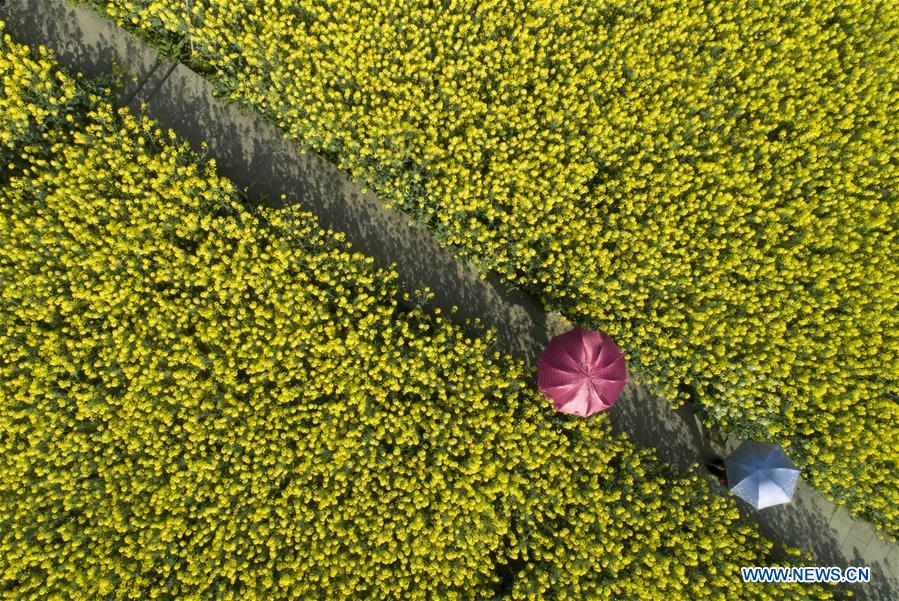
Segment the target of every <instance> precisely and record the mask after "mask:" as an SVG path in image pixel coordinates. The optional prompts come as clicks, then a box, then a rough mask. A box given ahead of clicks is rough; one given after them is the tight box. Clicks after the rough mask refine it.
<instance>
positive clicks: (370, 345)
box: [0, 41, 830, 600]
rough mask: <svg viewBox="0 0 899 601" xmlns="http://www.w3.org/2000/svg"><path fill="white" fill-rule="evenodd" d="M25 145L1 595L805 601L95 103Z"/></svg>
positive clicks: (5, 335) (358, 268) (644, 464)
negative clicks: (756, 576)
mask: <svg viewBox="0 0 899 601" xmlns="http://www.w3.org/2000/svg"><path fill="white" fill-rule="evenodd" d="M0 50H2V53H0V73H9V72H11V70H12V69H13V67H12V66H11V65H10V63H11V62H15V61H20V59H21V57H22V56H23V53H22V49H21V47H18V46H15V45H12V46H11V45H10V43H9V42H8V41H4V43H3V46H2V47H0ZM22 64H30V65H32V68H33V69H34V70H35V74H34V75H35V76H37V72H38V70H39V69H40V68H42V67H43V66H45V64H43V63H41V64H39V63H37V62H35V63H22ZM44 72H45V73H49V72H47V71H44ZM52 75H53V77H59V72H58V71H55V70H54V71H52ZM61 79H64V76H63V77H62V78H61ZM70 83H71V82H64V85H65V86H69V85H70ZM4 86H5V87H4V90H10V89H11V88H9V87H6V82H5V81H4ZM4 93H5V94H6V93H7V92H4ZM49 103H50V99H49V98H48V105H47V106H50V104H49ZM6 118H8V117H7V116H6V115H2V114H0V119H6ZM34 127H35V128H37V129H39V128H40V126H39V125H35V126H34ZM33 135H35V136H38V135H42V136H43V139H44V144H43V146H42V148H39V149H23V150H22V152H21V154H20V157H19V158H20V160H21V166H20V168H19V169H18V170H17V171H16V173H14V174H12V175H11V176H10V178H9V181H8V182H6V183H5V184H4V185H3V186H0V281H2V282H3V286H2V287H0V357H2V359H0V501H2V502H0V590H2V591H4V592H5V593H7V594H10V595H12V596H13V597H15V598H20V599H26V598H34V597H59V598H84V599H105V598H115V599H170V598H185V599H200V598H219V599H240V600H247V599H265V600H271V599H282V598H283V599H298V598H302V599H306V598H308V599H357V598H358V599H426V598H439V599H465V598H490V597H492V596H494V595H495V594H502V595H504V596H506V597H507V598H513V599H537V598H550V597H552V598H557V599H584V598H596V599H700V598H702V599H720V600H724V599H728V600H729V599H781V598H791V599H793V598H809V599H812V598H814V599H824V598H830V594H829V592H828V591H827V590H824V589H820V588H818V587H812V586H806V585H797V586H788V585H781V586H777V587H766V586H763V585H743V584H741V581H740V578H739V577H738V568H739V566H740V565H765V564H767V563H770V562H771V561H773V558H772V551H773V550H772V545H771V543H769V542H768V541H766V540H764V539H762V538H761V537H760V536H759V535H758V533H757V532H756V531H754V530H753V529H752V528H750V527H749V526H748V525H746V524H743V523H739V522H738V514H737V511H736V509H735V506H734V503H733V501H732V500H729V499H728V498H727V497H725V496H721V495H718V494H713V493H710V491H709V490H708V489H707V488H706V486H705V484H704V483H703V482H702V481H700V480H698V479H676V480H673V481H668V480H666V477H665V474H664V472H663V471H661V468H660V467H659V466H658V465H657V463H656V462H655V461H654V460H653V458H652V457H651V456H650V455H648V454H647V453H646V452H638V451H636V450H635V449H634V448H633V447H632V446H631V445H630V444H629V443H628V442H627V441H626V439H624V438H622V437H615V436H613V435H612V434H611V431H610V428H609V426H608V422H607V421H606V420H605V419H602V418H598V419H594V420H589V421H583V420H579V419H575V418H570V419H569V418H566V417H564V416H558V415H556V414H555V413H554V412H553V411H552V409H551V408H550V407H549V404H548V403H547V402H545V400H543V399H542V398H541V397H540V396H539V394H538V393H537V392H536V391H535V390H533V387H531V386H529V385H528V384H527V373H525V372H526V370H525V367H524V366H523V365H522V364H520V363H516V362H512V361H511V360H509V359H508V358H507V357H503V356H501V355H500V354H499V353H498V352H496V350H495V349H494V347H493V345H494V342H493V341H492V339H491V338H489V337H488V338H487V339H484V340H482V339H477V338H475V339H472V338H469V337H467V336H466V335H465V334H464V332H463V331H462V330H461V329H460V328H459V327H458V326H455V325H453V324H451V323H449V322H447V321H445V320H444V319H442V318H441V317H440V316H439V315H434V314H423V313H422V312H420V311H418V310H414V309H408V308H403V306H402V305H401V304H400V303H398V300H397V292H396V288H395V278H396V276H395V275H394V274H392V273H387V272H383V271H379V270H376V269H374V268H373V266H372V262H371V260H370V259H366V258H365V257H363V256H361V255H359V254H357V253H352V252H350V251H349V250H348V249H347V245H346V244H345V242H344V241H343V240H342V239H341V237H339V236H336V235H333V234H331V233H328V232H325V231H322V230H320V229H319V226H318V225H317V224H316V221H315V220H314V218H313V217H312V216H311V215H309V214H305V213H300V212H296V211H293V210H283V211H274V210H263V211H251V210H249V209H247V208H246V206H245V205H243V204H242V203H241V201H240V200H239V198H238V196H237V194H236V192H235V190H234V188H233V187H232V185H231V184H230V183H229V182H228V181H226V180H224V179H222V178H220V177H218V176H217V175H216V173H215V165H214V163H202V162H200V161H199V160H198V159H197V157H196V156H194V155H193V154H192V153H191V152H190V151H189V149H188V148H187V147H186V145H176V144H174V143H173V142H172V141H171V140H170V139H169V138H172V137H173V136H172V135H171V134H165V133H164V132H161V131H160V130H158V129H157V128H156V126H155V125H154V124H153V123H152V122H150V121H148V120H140V121H139V120H136V119H135V118H134V117H132V116H131V115H129V114H128V113H127V112H126V111H114V110H113V109H112V108H111V107H110V106H109V105H108V104H106V103H105V102H102V101H98V102H97V103H95V107H94V108H92V109H91V110H89V111H88V110H86V111H85V114H83V115H82V116H81V119H79V120H78V122H77V125H76V126H73V127H72V128H71V129H70V130H66V131H60V132H58V134H56V135H53V134H51V133H49V132H43V133H42V134H41V133H38V132H34V133H33Z"/></svg>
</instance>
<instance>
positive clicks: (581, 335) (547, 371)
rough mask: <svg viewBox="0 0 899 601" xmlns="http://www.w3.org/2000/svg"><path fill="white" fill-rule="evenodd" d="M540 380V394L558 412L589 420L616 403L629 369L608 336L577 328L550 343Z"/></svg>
mask: <svg viewBox="0 0 899 601" xmlns="http://www.w3.org/2000/svg"><path fill="white" fill-rule="evenodd" d="M537 376H538V378H539V381H540V392H542V393H543V394H545V395H546V396H547V397H549V398H550V399H551V400H552V402H553V405H554V406H555V408H556V410H557V411H561V412H563V413H571V414H573V415H580V416H581V417H587V416H588V415H593V414H594V413H596V412H598V411H602V410H603V409H608V408H609V407H611V406H612V405H613V404H614V403H615V399H616V398H618V393H619V392H621V389H622V388H624V385H625V384H626V383H627V368H626V367H625V364H624V353H622V352H621V349H620V348H618V345H616V344H615V343H614V342H612V339H611V338H609V335H608V334H606V333H604V332H594V331H592V330H584V329H581V328H575V329H573V330H571V331H570V332H566V333H564V334H561V335H559V336H556V337H555V338H553V339H552V340H550V342H549V344H548V345H547V346H546V349H545V350H544V351H543V354H542V355H541V356H540V360H539V361H537Z"/></svg>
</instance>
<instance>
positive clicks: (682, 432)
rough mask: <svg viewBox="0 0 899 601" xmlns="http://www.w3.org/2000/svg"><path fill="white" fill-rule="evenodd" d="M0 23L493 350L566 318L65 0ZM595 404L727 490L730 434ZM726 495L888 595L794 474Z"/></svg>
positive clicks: (795, 543) (685, 410)
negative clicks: (751, 492) (714, 466)
mask: <svg viewBox="0 0 899 601" xmlns="http://www.w3.org/2000/svg"><path fill="white" fill-rule="evenodd" d="M0 19H2V20H3V21H5V22H6V23H7V27H6V31H7V33H9V34H10V35H11V36H12V37H13V39H15V40H16V41H18V42H20V43H25V44H28V45H31V46H32V47H37V46H40V45H43V46H45V47H47V48H50V49H52V50H53V51H54V52H55V53H56V56H57V58H58V60H59V61H60V63H61V64H62V65H64V66H65V67H66V68H68V69H69V70H70V71H72V72H82V73H84V74H85V76H88V77H103V76H107V77H108V75H109V73H110V72H125V73H126V74H127V76H126V77H124V78H123V80H122V82H121V83H119V84H118V85H116V86H115V87H114V88H113V99H114V101H115V102H117V103H118V104H119V105H120V106H127V107H129V108H130V109H131V110H132V111H133V112H135V113H138V114H141V113H142V114H146V115H147V116H149V117H152V118H153V119H155V120H157V121H158V122H159V124H160V125H161V126H162V127H164V128H170V129H172V130H174V131H175V132H176V133H177V134H178V135H179V136H180V137H181V138H182V139H184V140H187V141H188V142H189V143H190V144H191V145H192V146H193V148H195V149H196V150H198V151H200V152H203V153H204V154H207V155H208V156H211V157H213V158H214V159H215V160H216V163H217V166H218V170H219V172H220V173H221V175H223V176H225V177H228V178H229V179H231V180H232V181H233V182H234V183H235V184H236V185H237V186H238V187H240V188H243V189H244V190H245V192H246V194H247V196H248V197H249V198H251V199H254V200H255V201H257V202H260V203H265V204H270V205H280V204H283V203H284V202H287V203H298V204H300V205H302V206H303V207H304V208H305V209H307V210H309V211H310V212H312V213H314V214H315V215H316V216H318V218H319V219H320V221H321V223H322V225H323V226H325V227H328V228H331V229H333V230H335V231H339V232H343V233H344V234H345V235H346V237H347V240H348V241H349V242H350V243H351V244H352V246H353V248H354V249H355V250H358V251H360V252H362V253H365V254H367V255H369V256H371V257H372V258H374V260H375V262H376V264H378V265H379V266H382V267H392V268H393V269H395V270H396V271H397V272H398V274H399V276H400V281H401V284H402V286H403V287H404V289H405V290H407V291H414V290H418V289H423V288H426V287H427V288H430V290H431V291H432V292H434V293H435V298H434V299H433V301H432V303H431V305H432V306H434V307H440V308H441V309H442V310H443V311H444V312H445V313H447V314H448V313H449V311H450V310H451V309H452V308H453V307H458V312H457V313H456V316H457V317H458V318H460V319H461V320H472V319H476V318H477V319H480V321H481V323H482V324H483V325H484V326H485V327H488V328H493V329H495V330H496V333H497V340H498V342H499V344H500V346H501V348H502V349H503V350H505V351H506V352H508V353H510V354H511V355H512V356H514V357H516V358H518V359H521V360H523V361H526V362H527V363H528V364H531V365H533V363H534V362H535V361H536V358H537V356H538V355H539V353H540V352H541V350H542V349H543V348H544V346H545V345H546V343H547V342H548V340H549V338H550V337H551V336H553V335H555V334H557V333H561V332H562V331H565V330H566V329H567V328H568V327H569V326H570V324H567V323H566V322H565V321H564V320H562V319H560V318H558V317H556V316H552V315H549V316H548V315H547V314H546V313H545V312H544V311H543V309H542V308H541V306H540V304H539V303H537V302H535V301H534V300H533V299H531V298H529V297H528V296H526V295H524V294H521V293H519V292H517V291H512V290H509V289H508V288H507V287H506V286H504V285H503V284H502V283H501V282H500V281H499V279H498V278H496V277H487V278H482V277H481V276H480V275H479V274H478V272H477V270H475V269H474V268H473V267H472V266H470V265H467V264H465V263H463V262H461V261H459V260H458V259H457V258H456V257H455V255H454V253H453V249H452V248H443V247H441V246H440V245H438V244H437V242H436V241H435V240H434V239H433V237H432V236H431V234H430V233H429V232H428V231H427V230H425V229H424V228H422V227H420V226H417V225H414V224H412V223H411V222H410V220H409V217H408V216H407V215H404V214H403V213H401V212H399V211H396V210H392V209H387V208H385V207H384V205H383V204H382V203H381V202H380V201H379V200H378V199H377V197H376V196H375V195H374V194H373V193H371V192H369V191H364V190H362V189H361V188H360V187H359V186H356V185H355V184H353V183H352V182H350V181H349V180H348V178H347V176H346V175H345V174H344V173H342V172H341V171H339V170H338V169H337V168H336V167H335V166H333V165H332V164H330V163H329V162H328V161H326V160H324V159H322V158H321V157H318V156H316V155H314V154H311V153H308V152H304V151H303V150H302V149H301V148H300V147H299V146H298V145H297V144H295V143H294V142H292V141H290V140H287V139H286V138H285V137H284V135H283V134H282V132H281V131H280V130H279V129H277V128H276V127H275V126H274V125H272V124H270V123H268V122H266V121H265V120H263V119H262V118H261V117H260V116H258V115H256V114H247V113H245V112H241V111H240V110H239V109H238V107H237V106H236V105H234V104H231V103H228V102H227V101H225V100H222V99H218V98H216V97H215V96H214V95H213V88H212V86H211V85H210V84H209V83H208V82H207V81H206V80H205V79H203V78H202V77H200V76H199V75H197V74H196V73H194V72H193V71H191V70H190V69H189V68H187V67H186V66H184V65H182V64H179V63H177V62H174V61H171V60H167V59H165V58H163V57H160V56H159V54H158V53H157V52H156V51H155V50H153V49H152V48H150V47H148V46H147V45H145V44H143V43H142V42H141V41H140V40H138V39H137V38H135V37H134V36H132V35H131V34H130V33H128V32H127V31H125V30H124V29H122V28H120V27H119V26H117V25H116V24H115V23H113V22H112V21H111V20H108V19H106V18H105V17H102V16H100V15H98V14H96V13H94V12H93V11H91V10H89V9H86V8H82V7H75V6H71V5H69V4H68V3H67V2H64V1H63V0H5V2H4V1H3V0H0ZM203 142H205V144H206V147H205V148H201V143H203ZM282 195H283V197H284V199H283V200H282ZM607 413H608V417H609V418H610V420H611V422H612V425H613V427H614V428H615V429H617V430H619V431H623V432H626V433H627V434H628V436H629V437H630V438H631V440H633V441H634V443H635V444H637V445H639V446H643V447H648V448H651V449H653V450H654V451H655V452H656V454H657V455H658V457H659V458H660V459H661V460H663V461H665V462H667V463H668V464H670V465H671V466H672V468H673V469H674V470H676V471H677V472H679V473H682V474H690V473H699V474H701V475H702V476H704V477H705V478H706V479H707V481H708V482H709V486H711V487H712V488H713V489H716V490H718V491H719V492H720V494H727V493H726V492H725V491H723V490H722V489H721V488H720V487H719V486H718V485H717V483H715V482H714V480H713V479H712V478H711V476H709V475H707V474H706V473H705V472H704V470H702V469H701V468H700V467H699V465H701V464H702V462H703V461H704V460H705V459H706V458H708V457H710V456H712V455H716V454H717V455H721V456H723V455H725V454H726V453H727V452H728V451H729V450H731V449H732V448H734V447H735V446H736V445H737V444H739V441H736V440H728V441H727V442H726V444H725V445H723V446H722V445H719V444H717V443H716V442H714V441H712V440H710V439H709V438H708V436H707V434H706V433H705V432H704V430H703V428H702V427H701V425H700V422H699V420H698V418H697V417H696V416H695V415H694V414H693V412H692V410H691V409H690V407H689V406H684V407H682V408H680V409H678V410H676V411H675V410H673V409H672V408H671V406H670V404H669V403H668V402H667V401H666V400H665V399H663V398H660V397H658V396H656V395H654V394H653V393H652V392H651V391H650V390H649V389H648V388H647V387H646V386H644V385H641V384H639V383H629V384H628V386H627V387H626V388H625V390H624V391H623V392H622V395H621V397H620V398H619V401H618V402H617V403H616V404H615V406H614V407H613V408H612V409H610V410H609V411H608V412H607ZM738 504H739V506H740V507H741V512H742V514H743V517H744V519H746V520H751V521H754V522H756V523H757V524H758V527H759V530H760V532H761V533H762V534H763V535H765V536H766V537H768V538H769V539H771V540H773V541H775V542H777V543H780V544H783V545H788V546H792V547H798V548H801V549H805V550H808V551H810V552H811V553H812V554H813V555H814V557H815V559H816V561H817V564H818V565H822V566H832V565H835V566H842V567H845V566H870V567H871V582H870V583H869V584H863V585H854V586H852V587H850V588H851V590H852V591H853V593H854V598H856V599H863V600H865V599H871V600H883V601H893V600H895V599H899V545H897V544H896V541H895V540H894V539H891V538H890V537H887V536H884V535H882V534H879V533H878V532H877V531H876V530H875V529H874V528H873V527H871V525H870V524H868V523H867V522H864V521H862V520H858V519H854V518H852V517H851V516H850V515H849V513H848V512H847V511H846V510H845V509H843V508H839V507H836V506H835V505H834V504H833V503H831V502H830V501H828V500H827V499H825V498H824V497H823V496H822V495H820V494H818V493H817V492H816V491H814V490H813V489H811V488H810V487H808V486H806V485H804V484H803V483H800V486H799V487H798V489H797V492H796V496H795V498H794V500H793V503H791V504H789V505H782V506H779V507H774V508H769V509H766V510H763V511H760V512H756V511H752V510H751V509H750V508H749V507H748V506H747V505H746V504H744V503H742V502H741V501H738ZM771 586H776V585H771Z"/></svg>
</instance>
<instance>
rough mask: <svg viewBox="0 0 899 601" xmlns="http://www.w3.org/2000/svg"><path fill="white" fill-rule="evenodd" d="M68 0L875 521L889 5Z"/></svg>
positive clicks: (892, 155)
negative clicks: (140, 40) (778, 452)
mask: <svg viewBox="0 0 899 601" xmlns="http://www.w3.org/2000/svg"><path fill="white" fill-rule="evenodd" d="M92 3H93V4H94V5H95V6H97V7H98V8H99V9H100V10H102V11H105V12H106V13H107V14H109V15H110V16H112V17H114V18H115V19H117V20H118V21H119V22H120V23H122V24H124V25H126V26H128V27H131V28H132V29H135V30H137V31H139V32H141V33H142V34H144V35H145V36H149V37H150V38H154V39H156V40H167V43H168V44H170V45H171V44H173V42H172V40H173V39H174V40H182V41H183V42H184V43H182V44H180V45H179V46H178V47H179V48H180V50H179V52H180V53H181V54H182V56H184V57H185V58H187V59H188V60H189V62H190V63H191V64H192V65H193V66H194V67H195V68H197V69H199V70H201V71H202V72H204V73H206V74H208V75H209V76H210V77H212V78H213V79H214V80H215V81H216V82H217V83H218V84H219V85H220V87H221V88H222V89H223V90H224V91H225V92H226V93H227V94H229V95H230V96H231V97H232V98H234V99H235V100H237V101H239V102H241V103H244V104H247V105H250V106H252V107H254V108H255V109H256V110H258V111H260V112H262V113H263V114H265V115H266V116H268V117H269V118H270V119H271V120H273V121H274V122H275V123H278V124H279V125H280V126H281V127H282V128H283V129H284V130H285V131H286V132H287V133H288V134H289V135H290V136H291V137H293V138H294V139H296V140H298V141H299V142H301V143H303V144H306V145H307V146H308V147H310V148H311V149H313V150H315V151H317V152H320V153H322V154H324V155H326V156H329V157H331V158H332V159H333V160H335V161H336V162H337V163H338V164H339V165H340V166H341V167H342V168H344V169H346V170H347V171H348V172H349V173H350V174H352V176H353V177H354V178H355V179H356V180H357V181H359V182H361V183H362V184H364V185H366V186H368V187H370V188H372V189H374V190H375V191H377V192H378V193H379V195H380V197H381V198H382V199H383V200H385V201H386V202H389V203H391V204H393V205H396V206H399V207H402V208H403V209H405V210H407V211H409V212H410V213H412V214H413V215H414V216H416V217H417V218H418V219H419V220H421V221H422V222H424V223H427V224H428V225H430V226H431V227H432V228H433V230H434V231H435V232H436V234H437V236H438V237H439V239H440V240H442V241H444V242H446V243H449V244H454V245H456V246H457V247H458V248H459V249H460V252H461V253H462V254H463V255H464V257H466V258H467V259H470V260H471V261H473V262H475V263H476V264H478V265H479V266H481V267H482V268H483V269H484V270H492V271H495V272H497V273H499V274H501V275H502V276H504V277H505V278H506V280H507V281H508V282H509V283H511V284H514V285H516V286H520V287H524V288H527V289H529V290H531V291H532V292H534V293H535V294H536V295H537V296H539V297H540V298H541V299H542V300H543V302H544V303H545V304H546V306H547V307H548V308H552V309H560V310H562V311H563V313H565V314H566V315H567V316H568V317H569V318H570V319H572V321H575V322H579V323H582V324H585V325H589V326H592V327H595V328H598V329H602V330H605V331H607V332H609V333H610V334H611V335H612V336H613V337H614V338H615V339H616V340H618V341H619V342H620V343H621V345H622V347H623V348H624V349H626V351H627V353H628V359H629V363H630V365H632V366H633V367H634V368H635V370H636V371H637V372H639V373H641V374H642V375H643V376H644V377H646V378H647V379H649V380H651V381H653V382H654V383H655V384H656V386H657V387H658V390H660V391H662V392H664V393H666V394H667V395H669V396H670V397H671V398H672V399H677V400H678V401H680V400H683V399H687V398H689V399H692V400H693V401H694V402H696V403H698V404H699V405H700V406H701V408H702V410H703V413H704V415H705V419H706V421H707V423H708V425H709V426H710V427H711V428H713V429H715V430H717V431H721V432H724V433H731V434H735V435H738V436H741V437H744V438H756V439H762V440H776V441H780V442H781V443H782V444H784V445H785V446H787V447H788V449H787V450H788V453H789V454H790V456H791V457H792V458H793V459H794V460H796V461H797V463H798V464H799V465H800V466H801V467H802V468H803V474H804V476H805V477H806V478H808V479H810V480H811V482H812V483H813V484H814V485H815V486H817V487H818V488H819V489H820V490H822V491H823V492H825V493H826V494H828V495H829V496H830V497H831V498H833V499H836V500H837V501H838V502H841V503H844V502H845V503H848V504H849V506H850V508H851V509H853V510H854V511H856V512H858V513H860V514H861V515H863V516H865V517H866V518H867V519H870V520H872V521H874V522H876V523H877V524H879V525H880V526H881V527H883V528H885V529H887V530H889V531H891V532H893V533H896V532H899V522H897V518H899V513H897V508H899V492H897V491H899V489H897V487H895V486H894V485H892V483H894V482H895V480H896V478H897V477H899V472H897V462H896V460H897V457H896V450H895V446H894V445H893V441H895V440H896V439H897V437H899V426H897V424H899V419H897V418H899V409H897V377H899V376H897V374H899V369H897V364H899V342H897V341H899V338H897V337H896V336H895V335H894V334H893V333H894V332H895V331H896V330H897V328H899V317H897V316H899V311H897V297H899V264H897V260H896V256H897V255H899V252H897V251H899V248H897V243H896V238H895V235H896V232H895V225H896V222H897V219H899V215H897V210H899V209H897V207H899V203H897V202H896V181H897V165H899V148H897V143H896V140H897V124H899V119H897V114H896V113H897V107H899V89H897V86H896V81H899V39H897V32H899V10H895V8H896V7H895V5H894V3H893V2H892V1H891V0H886V1H884V0H873V1H864V2H863V1H861V0H852V1H850V2H846V1H844V0H821V1H816V2H798V3H797V2H790V3H785V2H773V3H759V2H754V1H750V0H711V1H710V0H638V1H636V2H633V1H631V0H627V1H625V0H602V1H589V2H588V1H584V0H559V1H557V2H543V1H540V2H537V1H532V0H528V1H525V0H508V1H507V0H503V1H496V0H443V1H440V2H419V1H417V0H415V1H413V0H384V1H381V2H364V3H363V2H345V1H340V2H338V1H334V0H289V1H287V2H280V3H274V4H273V3H268V2H261V1H260V0H256V1H252V0H251V1H246V0H240V1H238V0H195V1H192V2H190V3H185V2H182V1H181V0H152V1H151V0H109V1H104V0H94V1H93V2H92ZM188 41H189V46H190V47H191V48H192V52H191V53H190V54H186V52H187V50H186V49H187V48H188V44H187V42H188Z"/></svg>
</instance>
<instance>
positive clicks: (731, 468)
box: [724, 441, 799, 509]
mask: <svg viewBox="0 0 899 601" xmlns="http://www.w3.org/2000/svg"><path fill="white" fill-rule="evenodd" d="M724 464H725V467H726V468H727V482H728V485H729V486H730V491H731V492H732V493H734V494H735V495H736V496H738V497H740V498H741V499H743V500H744V501H746V502H747V503H749V504H750V505H752V506H753V507H755V508H756V509H764V508H765V507H771V506H773V505H780V504H782V503H789V502H790V500H791V499H792V498H793V492H794V491H795V490H796V483H797V482H798V481H799V470H798V469H796V466H795V465H794V464H793V462H792V461H790V458H789V457H787V455H786V453H784V452H783V449H781V448H780V447H779V446H777V445H773V444H769V443H765V442H754V441H747V442H744V443H743V444H741V445H740V446H739V447H738V448H737V450H735V451H734V452H733V453H731V454H730V456H729V457H728V458H727V459H725V461H724Z"/></svg>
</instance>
